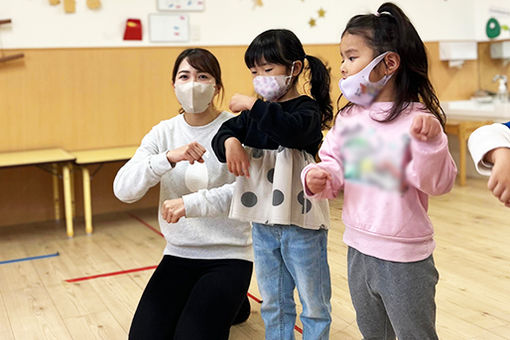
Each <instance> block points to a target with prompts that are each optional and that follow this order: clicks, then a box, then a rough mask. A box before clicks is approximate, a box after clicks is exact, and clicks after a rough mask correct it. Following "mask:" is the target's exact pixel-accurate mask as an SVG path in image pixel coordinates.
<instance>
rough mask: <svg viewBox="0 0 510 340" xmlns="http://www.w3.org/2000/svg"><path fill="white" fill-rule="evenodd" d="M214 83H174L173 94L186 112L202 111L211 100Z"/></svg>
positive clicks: (213, 92)
mask: <svg viewBox="0 0 510 340" xmlns="http://www.w3.org/2000/svg"><path fill="white" fill-rule="evenodd" d="M215 91H216V89H215V86H214V84H209V83H201V82H195V81H188V82H185V83H177V84H175V96H176V97H177V100H178V101H179V103H180V104H181V105H182V108H183V109H184V111H185V112H187V113H202V112H204V111H205V110H207V108H208V107H209V105H210V104H211V102H212V99H213V97H214V94H215Z"/></svg>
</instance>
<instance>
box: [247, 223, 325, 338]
mask: <svg viewBox="0 0 510 340" xmlns="http://www.w3.org/2000/svg"><path fill="white" fill-rule="evenodd" d="M252 230H253V249H254V255H255V272H256V275H257V283H258V287H259V291H260V294H261V295H262V300H263V302H262V307H261V310H260V313H261V316H262V319H263V320H264V325H265V329H266V339H267V340H289V339H294V324H295V322H296V305H295V302H294V288H295V287H296V286H297V290H298V293H299V299H300V300H301V304H302V306H303V312H302V313H301V316H300V319H301V322H302V324H303V340H323V339H329V328H330V324H331V315H330V314H331V303H330V299H331V281H330V274H329V266H328V260H327V236H328V231H327V230H324V229H321V230H310V229H304V228H300V227H297V226H294V225H274V226H273V225H265V224H258V223H253V229H252Z"/></svg>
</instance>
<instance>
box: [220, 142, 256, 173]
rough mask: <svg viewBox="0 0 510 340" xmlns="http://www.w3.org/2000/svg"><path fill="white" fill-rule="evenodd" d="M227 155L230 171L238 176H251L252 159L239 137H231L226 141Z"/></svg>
mask: <svg viewBox="0 0 510 340" xmlns="http://www.w3.org/2000/svg"><path fill="white" fill-rule="evenodd" d="M225 156H226V158H227V166H228V171H230V172H231V173H233V174H234V175H236V176H246V177H250V171H249V168H250V160H249V159H248V155H247V154H246V151H245V150H244V148H243V146H242V145H241V142H240V141H239V140H238V139H237V138H235V137H230V138H228V139H227V140H226V141H225Z"/></svg>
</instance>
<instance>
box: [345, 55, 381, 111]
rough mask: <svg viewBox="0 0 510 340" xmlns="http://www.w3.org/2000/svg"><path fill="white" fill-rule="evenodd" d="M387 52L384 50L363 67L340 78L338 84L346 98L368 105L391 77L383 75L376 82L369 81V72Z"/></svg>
mask: <svg viewBox="0 0 510 340" xmlns="http://www.w3.org/2000/svg"><path fill="white" fill-rule="evenodd" d="M386 54H388V52H385V53H383V54H381V55H379V56H377V57H375V58H374V60H372V61H371V62H370V63H369V64H368V65H367V66H365V68H364V69H362V70H361V71H359V72H358V73H356V74H353V75H352V76H349V77H347V78H345V79H340V81H339V83H338V86H339V87H340V91H342V94H343V96H344V97H345V98H347V100H349V101H350V102H352V103H354V104H358V105H361V106H369V105H370V104H372V102H373V101H374V100H375V98H376V97H377V95H378V94H379V92H381V89H382V88H383V87H384V85H386V83H387V82H388V80H390V78H391V74H388V75H385V76H384V77H382V79H381V80H379V81H377V82H371V81H370V73H371V72H372V70H373V69H374V68H375V67H376V66H377V65H378V64H379V63H380V62H381V61H382V60H383V59H384V57H385V56H386Z"/></svg>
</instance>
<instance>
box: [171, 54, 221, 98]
mask: <svg viewBox="0 0 510 340" xmlns="http://www.w3.org/2000/svg"><path fill="white" fill-rule="evenodd" d="M186 58H187V59H188V63H189V64H190V65H191V66H192V67H193V68H195V69H196V70H198V71H200V72H207V73H209V74H210V75H211V76H213V78H214V79H215V80H216V88H217V89H218V91H219V94H220V98H221V99H220V100H223V94H224V92H223V90H224V89H223V82H222V81H221V68H220V63H219V62H218V59H216V57H215V56H214V54H212V53H211V52H209V51H208V50H206V49H203V48H188V49H186V50H184V51H182V52H181V53H180V54H179V55H178V56H177V59H175V63H174V68H173V69H172V82H173V83H175V77H176V76H177V71H178V70H179V66H180V65H181V63H182V61H183V60H184V59H186Z"/></svg>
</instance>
